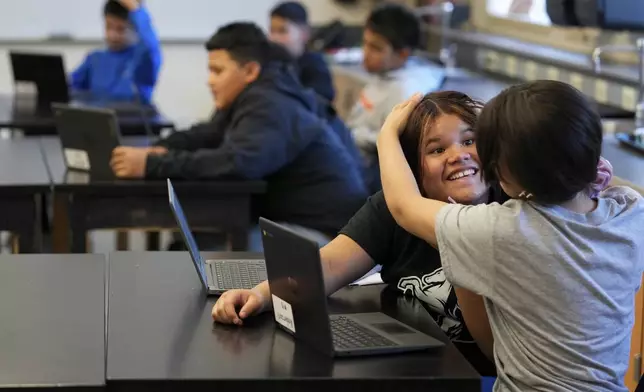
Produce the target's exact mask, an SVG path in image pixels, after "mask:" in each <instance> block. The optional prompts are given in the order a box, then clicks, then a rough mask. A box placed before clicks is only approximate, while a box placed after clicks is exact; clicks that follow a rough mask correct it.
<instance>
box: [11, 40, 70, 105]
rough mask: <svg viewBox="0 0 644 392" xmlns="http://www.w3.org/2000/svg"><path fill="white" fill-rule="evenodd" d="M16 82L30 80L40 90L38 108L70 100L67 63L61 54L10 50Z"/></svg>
mask: <svg viewBox="0 0 644 392" xmlns="http://www.w3.org/2000/svg"><path fill="white" fill-rule="evenodd" d="M9 57H10V59H11V68H12V70H13V79H14V81H15V82H30V83H34V84H35V85H36V89H37V90H38V109H40V110H46V111H49V110H50V105H51V104H52V103H68V102H69V86H68V85H67V78H66V76H65V65H64V63H63V58H62V56H61V55H59V54H43V53H18V52H9Z"/></svg>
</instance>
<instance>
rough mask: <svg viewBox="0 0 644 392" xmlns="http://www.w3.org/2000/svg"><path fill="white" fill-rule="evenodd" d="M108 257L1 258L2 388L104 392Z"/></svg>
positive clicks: (0, 386) (38, 256)
mask: <svg viewBox="0 0 644 392" xmlns="http://www.w3.org/2000/svg"><path fill="white" fill-rule="evenodd" d="M105 265H106V264H105V256H103V255H3V256H0V315H2V316H1V318H0V390H3V391H5V390H15V391H18V390H19V391H24V390H25V389H37V390H38V391H54V390H55V391H66V390H70V391H72V390H73V391H77V392H83V391H99V390H104V387H105Z"/></svg>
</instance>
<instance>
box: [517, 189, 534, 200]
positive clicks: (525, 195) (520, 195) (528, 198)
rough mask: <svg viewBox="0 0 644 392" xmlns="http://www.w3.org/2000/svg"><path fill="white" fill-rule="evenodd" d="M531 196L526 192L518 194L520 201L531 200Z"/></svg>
mask: <svg viewBox="0 0 644 392" xmlns="http://www.w3.org/2000/svg"><path fill="white" fill-rule="evenodd" d="M532 196H533V195H532V193H529V192H526V191H522V192H521V193H519V198H520V199H525V200H530V199H532Z"/></svg>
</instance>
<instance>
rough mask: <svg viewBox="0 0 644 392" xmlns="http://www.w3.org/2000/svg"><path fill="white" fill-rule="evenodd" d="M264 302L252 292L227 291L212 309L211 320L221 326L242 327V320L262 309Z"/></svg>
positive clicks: (263, 299)
mask: <svg viewBox="0 0 644 392" xmlns="http://www.w3.org/2000/svg"><path fill="white" fill-rule="evenodd" d="M265 301H266V299H265V298H264V297H263V296H262V295H261V294H259V293H258V292H256V291H254V290H229V291H226V292H225V293H223V294H222V295H221V297H219V299H218V300H217V303H215V306H213V307H212V318H213V320H215V321H216V322H218V323H222V324H235V325H243V320H244V319H247V318H248V317H250V316H253V315H255V314H258V313H260V312H261V311H262V310H263V309H264V307H265V306H266V304H265ZM238 309H239V313H238V312H237V310H238Z"/></svg>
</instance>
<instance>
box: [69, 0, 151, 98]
mask: <svg viewBox="0 0 644 392" xmlns="http://www.w3.org/2000/svg"><path fill="white" fill-rule="evenodd" d="M103 14H104V15H105V42H106V44H107V48H105V49H100V50H95V51H93V52H91V53H90V54H89V55H88V56H87V57H86V58H85V60H84V61H83V63H82V64H81V65H80V66H79V67H78V68H77V69H76V70H75V71H74V72H73V73H72V75H71V87H72V89H73V90H75V91H78V92H89V93H90V94H91V95H92V96H93V97H98V98H103V99H109V100H123V101H142V102H144V103H149V102H150V101H151V100H152V92H153V91H154V86H155V85H156V83H157V78H158V76H159V70H160V69H161V44H160V43H159V38H158V37H157V35H156V32H155V31H154V27H153V26H152V20H151V18H150V15H149V14H148V11H147V10H146V9H145V7H144V6H143V5H142V4H141V2H140V1H139V0H108V1H107V2H106V3H105V7H104V9H103Z"/></svg>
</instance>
